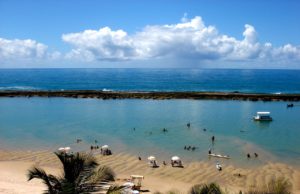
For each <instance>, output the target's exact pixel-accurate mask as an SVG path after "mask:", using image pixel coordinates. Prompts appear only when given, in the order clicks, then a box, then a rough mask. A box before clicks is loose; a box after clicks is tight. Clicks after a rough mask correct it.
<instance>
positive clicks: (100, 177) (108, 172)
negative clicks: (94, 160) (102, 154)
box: [90, 166, 116, 182]
mask: <svg viewBox="0 0 300 194" xmlns="http://www.w3.org/2000/svg"><path fill="white" fill-rule="evenodd" d="M115 177H116V175H115V173H114V171H113V170H112V169H111V168H109V167H107V166H100V167H99V168H98V170H97V171H96V172H95V173H94V174H93V176H91V177H90V181H91V182H99V181H114V180H115Z"/></svg>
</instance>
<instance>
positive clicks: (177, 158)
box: [171, 156, 180, 161]
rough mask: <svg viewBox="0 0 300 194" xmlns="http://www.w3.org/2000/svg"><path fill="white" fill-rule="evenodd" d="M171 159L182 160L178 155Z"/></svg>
mask: <svg viewBox="0 0 300 194" xmlns="http://www.w3.org/2000/svg"><path fill="white" fill-rule="evenodd" d="M171 159H172V160H174V161H177V160H180V158H179V157H178V156H173V157H172V158H171Z"/></svg>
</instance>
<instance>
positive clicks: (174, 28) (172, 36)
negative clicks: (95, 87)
mask: <svg viewBox="0 0 300 194" xmlns="http://www.w3.org/2000/svg"><path fill="white" fill-rule="evenodd" d="M242 35H243V38H242V39H238V38H235V37H233V36H230V35H226V34H222V33H220V32H218V29H217V28H216V27H215V26H211V25H205V23H204V21H203V20H202V18H201V17H199V16H196V17H194V18H192V19H188V18H187V14H185V15H184V17H183V18H182V19H181V21H180V22H179V23H177V24H166V25H148V26H145V27H144V28H143V29H142V30H140V31H138V32H135V33H133V34H128V33H127V32H126V31H124V30H121V29H119V30H112V29H111V28H109V27H104V28H100V29H99V30H85V31H82V32H77V33H68V34H63V35H62V40H63V41H64V42H66V43H68V44H70V45H71V46H72V49H71V50H70V51H68V52H67V53H63V54H62V53H60V52H58V51H54V52H49V50H48V46H47V45H45V44H42V43H39V42H37V41H35V40H31V39H27V40H19V39H14V40H8V39H4V38H0V60H1V62H2V64H3V61H8V62H11V61H15V60H22V61H29V63H30V62H31V61H37V60H38V61H39V62H40V61H42V62H44V63H48V64H50V63H52V61H53V60H56V61H57V60H60V62H62V63H67V64H68V63H69V64H74V63H73V62H74V61H79V62H87V63H81V64H92V63H93V64H99V61H105V63H107V64H108V63H109V62H110V61H129V62H133V61H136V62H139V61H141V60H143V61H144V64H147V63H146V61H150V59H151V60H152V59H158V60H169V59H171V61H175V62H179V61H184V60H188V61H189V63H195V64H196V63H198V64H199V63H204V62H206V63H207V64H214V63H215V64H228V63H231V62H235V61H236V62H237V63H239V64H241V65H242V64H245V63H244V62H251V64H257V63H258V62H259V63H261V64H266V63H269V64H271V65H273V64H275V63H277V64H279V63H281V64H280V65H282V64H286V65H287V64H289V63H290V62H295V63H294V64H296V65H297V66H299V62H300V47H299V46H295V45H292V44H286V45H283V46H279V47H274V46H273V45H272V44H271V43H268V42H267V43H261V42H259V41H258V34H257V32H256V30H255V28H254V26H252V25H249V24H245V26H244V31H243V32H242ZM62 59H64V60H63V61H62ZM102 64H103V63H102ZM124 64H125V63H124ZM127 64H128V63H127ZM141 64H143V63H142V62H141ZM169 64H170V63H169ZM224 67H226V66H224ZM299 68H300V67H299Z"/></svg>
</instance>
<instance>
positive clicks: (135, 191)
mask: <svg viewBox="0 0 300 194" xmlns="http://www.w3.org/2000/svg"><path fill="white" fill-rule="evenodd" d="M132 193H133V194H139V193H140V192H139V191H138V190H133V191H132Z"/></svg>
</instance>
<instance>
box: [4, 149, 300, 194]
mask: <svg viewBox="0 0 300 194" xmlns="http://www.w3.org/2000/svg"><path fill="white" fill-rule="evenodd" d="M0 158H1V160H0V171H1V174H0V193H6V194H12V193H16V194H17V193H20V194H22V193H41V192H42V190H43V189H45V187H44V186H43V184H42V183H41V182H40V181H39V180H34V181H31V182H27V179H26V171H27V169H28V168H30V166H32V165H34V164H36V165H38V166H40V167H43V168H45V169H46V171H47V172H48V173H54V174H56V175H57V174H59V172H60V170H59V167H60V164H59V161H58V160H57V159H56V157H55V155H54V154H53V153H51V152H50V151H11V150H9V151H3V150H2V151H0ZM96 158H97V159H98V161H99V163H100V164H101V165H107V166H110V167H111V168H113V170H114V171H115V172H116V174H117V179H121V180H123V179H126V178H129V177H130V175H131V174H139V175H143V176H144V177H145V179H144V181H143V188H142V189H145V190H149V191H150V193H153V192H155V191H160V192H166V191H169V190H178V191H180V192H182V193H185V192H187V191H188V189H189V188H190V187H191V186H192V185H194V184H198V183H209V182H216V183H218V184H220V185H221V186H222V188H223V189H225V190H227V191H228V192H229V193H237V192H238V191H239V190H242V191H244V190H245V189H249V188H251V187H256V186H260V185H262V184H265V183H266V182H268V181H269V180H270V179H272V178H273V177H285V178H287V179H289V180H290V181H291V183H292V184H293V193H300V170H299V169H298V168H297V167H292V166H289V165H286V164H283V163H268V164H266V165H262V166H259V167H255V168H254V167H252V168H240V167H236V166H233V165H227V166H223V168H224V170H223V171H221V172H219V171H217V170H216V168H215V166H214V165H212V164H211V163H208V162H201V161H200V162H191V163H184V168H172V167H171V166H170V165H169V164H168V165H167V166H163V165H162V161H159V159H158V163H159V165H160V167H159V168H150V167H149V166H148V164H147V160H146V159H145V158H142V160H141V161H139V160H138V159H137V156H132V155H128V154H125V153H117V154H114V155H112V156H100V155H96ZM183 161H184V160H183ZM238 174H241V176H238Z"/></svg>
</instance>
